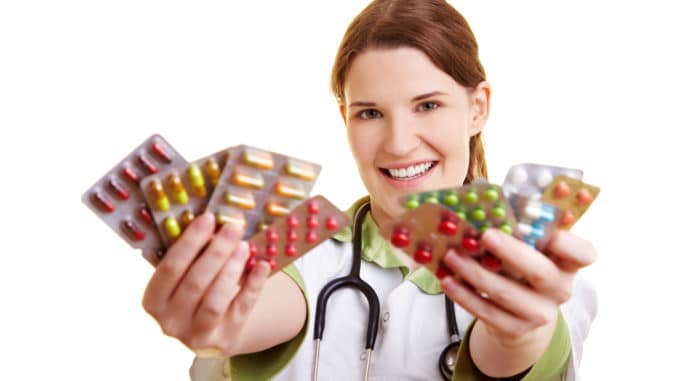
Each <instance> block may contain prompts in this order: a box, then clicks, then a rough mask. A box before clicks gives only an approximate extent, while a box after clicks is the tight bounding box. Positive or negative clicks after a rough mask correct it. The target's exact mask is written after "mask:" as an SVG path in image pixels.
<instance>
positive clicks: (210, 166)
mask: <svg viewBox="0 0 678 381" xmlns="http://www.w3.org/2000/svg"><path fill="white" fill-rule="evenodd" d="M205 172H206V173H207V177H208V178H209V179H210V183H212V185H216V184H217V182H218V181H219V177H220V176H221V168H219V164H218V163H217V161H216V160H214V158H211V157H210V158H209V159H208V160H207V162H205Z"/></svg>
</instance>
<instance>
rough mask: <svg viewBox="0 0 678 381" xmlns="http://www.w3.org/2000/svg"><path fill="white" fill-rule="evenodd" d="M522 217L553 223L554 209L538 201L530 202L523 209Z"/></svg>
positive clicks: (554, 217)
mask: <svg viewBox="0 0 678 381" xmlns="http://www.w3.org/2000/svg"><path fill="white" fill-rule="evenodd" d="M521 216H522V217H525V218H528V219H530V220H536V221H541V222H553V221H555V219H556V208H554V207H553V206H551V205H549V204H545V203H543V202H539V201H530V202H528V203H527V204H525V207H524V208H523V213H522V215H521Z"/></svg>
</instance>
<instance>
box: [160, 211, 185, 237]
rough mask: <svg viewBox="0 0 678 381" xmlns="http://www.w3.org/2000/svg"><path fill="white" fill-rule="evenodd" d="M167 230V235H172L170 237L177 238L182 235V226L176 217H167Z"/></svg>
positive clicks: (165, 223)
mask: <svg viewBox="0 0 678 381" xmlns="http://www.w3.org/2000/svg"><path fill="white" fill-rule="evenodd" d="M164 225H165V231H166V232H167V235H168V236H170V238H177V237H179V236H180V235H181V227H180V226H179V222H177V220H176V218H174V217H172V216H169V217H167V218H165V222H164Z"/></svg>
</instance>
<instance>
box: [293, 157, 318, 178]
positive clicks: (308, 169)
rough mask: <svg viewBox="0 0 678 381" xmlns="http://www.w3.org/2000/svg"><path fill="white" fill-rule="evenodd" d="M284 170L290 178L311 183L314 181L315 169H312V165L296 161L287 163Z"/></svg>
mask: <svg viewBox="0 0 678 381" xmlns="http://www.w3.org/2000/svg"><path fill="white" fill-rule="evenodd" d="M285 169H286V170H287V174H289V175H290V176H294V177H298V178H300V179H303V180H308V181H312V180H315V177H316V173H315V168H313V166H312V165H310V164H307V163H302V162H300V161H297V160H290V161H288V162H287V165H285Z"/></svg>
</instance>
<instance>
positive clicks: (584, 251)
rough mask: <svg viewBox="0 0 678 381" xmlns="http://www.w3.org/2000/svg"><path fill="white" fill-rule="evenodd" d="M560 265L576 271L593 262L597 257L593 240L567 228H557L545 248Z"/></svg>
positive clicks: (565, 269)
mask: <svg viewBox="0 0 678 381" xmlns="http://www.w3.org/2000/svg"><path fill="white" fill-rule="evenodd" d="M544 251H546V252H547V253H548V254H550V255H551V259H552V260H553V261H554V262H555V263H556V264H557V265H558V267H559V268H560V269H561V270H563V271H567V272H576V271H578V270H579V269H581V268H583V267H586V266H588V265H590V264H592V263H593V262H594V261H595V260H596V257H597V253H596V249H595V248H594V247H593V245H592V244H591V242H589V241H587V240H585V239H583V238H581V237H579V236H577V235H576V234H573V233H571V232H569V231H566V230H557V231H556V232H555V233H554V234H553V236H552V237H551V239H550V240H549V242H548V243H547V244H546V247H545V248H544Z"/></svg>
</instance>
